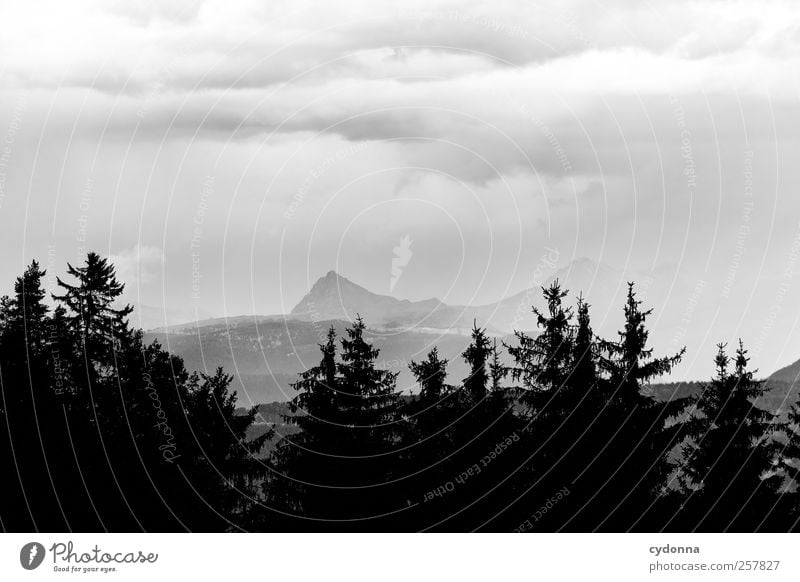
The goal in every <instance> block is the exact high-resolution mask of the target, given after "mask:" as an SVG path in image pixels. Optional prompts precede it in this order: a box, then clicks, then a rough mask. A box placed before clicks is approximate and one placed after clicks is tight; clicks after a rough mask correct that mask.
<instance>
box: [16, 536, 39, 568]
mask: <svg viewBox="0 0 800 582" xmlns="http://www.w3.org/2000/svg"><path fill="white" fill-rule="evenodd" d="M44 554H45V551H44V546H43V545H42V544H40V543H38V542H30V543H27V544H25V545H24V546H22V549H21V550H20V552H19V563H20V564H22V567H23V568H25V569H26V570H35V569H36V568H38V567H39V566H41V564H42V562H43V561H44Z"/></svg>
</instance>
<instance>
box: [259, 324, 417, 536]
mask: <svg viewBox="0 0 800 582" xmlns="http://www.w3.org/2000/svg"><path fill="white" fill-rule="evenodd" d="M365 331H366V325H365V324H364V321H363V320H362V319H361V318H360V317H359V318H357V319H356V321H355V322H354V323H353V324H352V325H351V326H350V327H349V328H348V329H347V330H346V334H347V337H346V338H343V339H342V340H341V346H342V347H341V355H340V359H339V361H338V362H336V365H335V368H334V367H333V363H334V361H335V355H336V352H335V343H334V341H335V337H336V336H335V334H334V333H333V332H332V331H331V332H330V333H329V335H328V341H327V342H326V344H323V345H322V346H320V350H321V352H322V362H321V363H320V365H319V366H317V367H315V368H312V369H310V370H308V371H306V372H304V373H303V374H301V377H300V380H299V381H298V383H297V384H296V385H295V387H296V388H297V389H299V390H300V391H301V393H300V395H298V397H296V398H295V399H294V402H293V408H294V409H296V410H297V411H298V414H295V416H294V417H293V421H292V422H294V423H295V424H297V425H298V426H299V427H301V429H302V431H301V432H300V433H298V434H296V435H292V436H289V437H286V438H284V439H283V441H281V443H279V445H278V447H277V451H276V453H275V454H274V456H273V465H274V470H273V472H272V473H273V474H272V476H271V478H270V482H271V483H270V492H269V496H270V499H274V500H275V501H276V503H277V504H278V505H279V506H280V507H284V508H287V511H288V512H289V513H290V514H295V515H298V516H299V517H303V518H307V519H313V520H324V523H325V526H327V527H330V528H332V529H333V530H335V531H341V530H343V529H356V530H373V529H376V528H378V529H380V528H381V526H380V525H379V524H381V523H383V517H382V516H386V515H390V514H392V513H393V512H394V511H396V510H397V509H398V506H399V505H400V504H401V502H402V495H401V494H400V493H399V491H398V489H397V488H396V486H395V485H394V480H395V477H397V476H398V475H397V468H398V466H400V463H399V462H398V460H399V452H398V450H397V449H399V444H400V437H401V435H400V433H401V428H400V427H401V423H402V418H401V410H400V400H399V394H398V393H397V392H396V390H395V382H396V378H397V374H396V373H392V372H389V371H387V370H381V369H379V368H377V367H376V365H375V361H376V359H377V358H378V356H379V354H380V351H379V350H378V349H376V348H374V347H373V346H372V345H370V344H369V343H368V342H367V341H366V339H365V338H364V333H365ZM334 369H335V376H334V375H333V373H332V372H333V370H334ZM332 388H333V389H332ZM303 405H305V406H309V407H310V408H311V411H312V412H313V414H308V411H307V410H303V408H302V407H303ZM273 484H274V485H273ZM282 511H283V510H282ZM317 523H320V524H322V522H321V521H319V522H317ZM320 527H322V525H321V526H320ZM384 527H385V526H384Z"/></svg>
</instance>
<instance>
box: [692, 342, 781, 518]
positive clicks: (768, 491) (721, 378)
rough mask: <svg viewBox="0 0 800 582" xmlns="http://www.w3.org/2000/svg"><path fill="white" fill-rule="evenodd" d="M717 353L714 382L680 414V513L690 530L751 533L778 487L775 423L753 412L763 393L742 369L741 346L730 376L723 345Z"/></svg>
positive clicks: (768, 415) (744, 360) (765, 514)
mask: <svg viewBox="0 0 800 582" xmlns="http://www.w3.org/2000/svg"><path fill="white" fill-rule="evenodd" d="M717 347H718V351H717V355H716V358H715V364H716V368H717V373H716V376H715V377H714V379H713V380H712V381H711V382H710V383H709V384H708V385H707V386H705V387H704V389H703V390H702V391H701V392H700V393H699V394H696V395H694V396H691V397H690V398H689V406H687V409H686V410H687V413H688V414H690V415H691V417H690V420H689V422H687V423H686V437H687V440H686V442H685V443H684V445H683V446H682V456H683V461H682V463H681V480H682V484H683V486H684V489H685V491H686V494H687V502H686V505H685V507H686V511H685V514H686V518H687V519H688V520H689V522H690V524H689V525H690V526H691V527H692V528H699V529H703V530H708V531H728V530H739V531H755V530H756V529H758V528H759V526H761V527H763V526H764V522H765V520H766V519H768V518H769V514H770V511H771V509H772V504H774V503H775V501H776V499H777V498H776V497H775V493H777V491H778V488H779V486H780V484H781V481H782V476H781V475H780V474H779V473H778V472H777V471H776V469H777V459H778V453H779V451H778V445H777V443H776V442H775V441H774V439H773V438H772V435H773V433H774V432H775V429H776V428H777V424H776V420H777V418H776V416H775V415H774V414H773V413H771V412H769V411H767V410H763V409H761V408H759V407H758V403H759V400H760V399H761V397H762V396H763V395H764V390H765V389H764V385H763V383H762V382H760V381H757V380H755V379H754V377H753V372H752V371H751V370H749V369H748V361H749V359H748V358H747V351H746V350H745V349H744V346H743V344H742V342H741V341H740V342H739V346H738V348H737V350H736V357H735V359H734V362H733V370H732V371H731V370H729V365H730V359H729V357H728V355H727V354H726V352H725V345H724V344H719V345H718V346H717Z"/></svg>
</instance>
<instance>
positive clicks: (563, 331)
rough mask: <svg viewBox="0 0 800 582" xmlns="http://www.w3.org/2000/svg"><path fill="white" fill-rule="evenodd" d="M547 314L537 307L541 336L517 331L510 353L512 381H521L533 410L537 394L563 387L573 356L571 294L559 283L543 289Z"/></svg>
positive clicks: (536, 405)
mask: <svg viewBox="0 0 800 582" xmlns="http://www.w3.org/2000/svg"><path fill="white" fill-rule="evenodd" d="M542 293H543V295H544V299H545V302H546V304H547V310H546V312H542V311H541V310H539V309H538V308H537V307H535V306H534V307H533V313H534V314H535V315H536V322H537V326H538V327H539V330H540V332H539V334H538V335H537V336H535V337H531V336H530V335H528V334H526V333H524V332H520V331H515V332H514V333H515V335H516V340H517V345H516V346H512V345H507V346H506V349H507V350H508V353H509V354H510V355H511V357H512V358H513V359H514V362H515V365H514V366H513V367H512V368H511V377H512V378H513V379H514V380H518V381H519V380H521V381H522V384H523V386H524V387H525V389H526V390H527V397H526V398H525V400H526V401H527V403H528V405H529V407H531V408H532V409H536V408H538V399H537V398H536V396H535V393H536V392H540V391H547V390H551V389H555V388H558V387H560V386H561V385H562V384H563V382H564V380H565V379H566V376H567V374H568V373H569V358H570V352H571V337H570V325H571V321H572V310H571V309H570V308H568V307H564V305H563V300H564V298H565V297H566V296H567V294H568V291H565V290H562V289H561V286H560V285H559V283H558V280H556V281H554V282H553V283H552V284H551V285H550V287H547V288H545V287H543V288H542Z"/></svg>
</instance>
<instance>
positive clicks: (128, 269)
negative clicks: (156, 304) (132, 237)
mask: <svg viewBox="0 0 800 582" xmlns="http://www.w3.org/2000/svg"><path fill="white" fill-rule="evenodd" d="M109 260H110V261H111V263H112V264H113V265H114V266H115V267H116V270H117V278H118V279H119V280H120V281H122V282H124V283H126V286H127V292H128V293H132V292H133V291H134V289H136V288H138V287H144V286H148V285H150V284H152V283H153V282H155V281H157V280H160V278H161V269H162V268H163V266H164V261H165V260H166V257H165V256H164V251H163V250H162V249H161V248H159V247H155V246H148V245H135V246H133V247H131V248H128V249H123V250H121V251H119V252H117V253H115V254H112V255H111V256H110V257H109Z"/></svg>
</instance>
